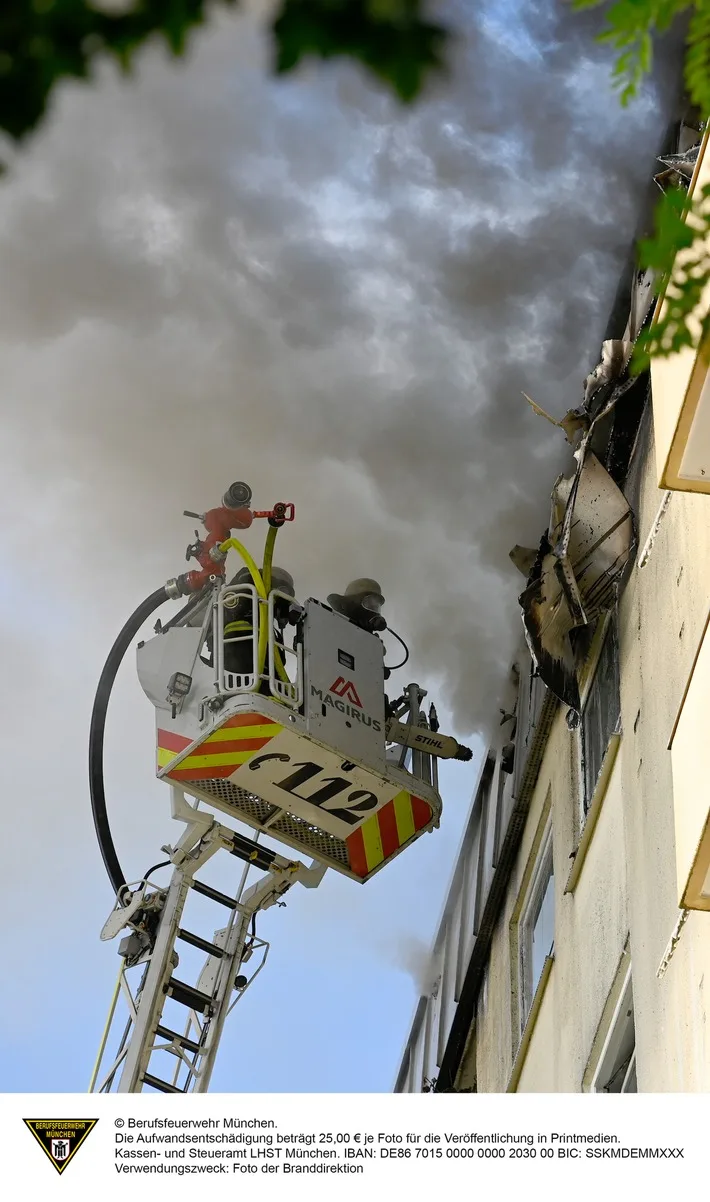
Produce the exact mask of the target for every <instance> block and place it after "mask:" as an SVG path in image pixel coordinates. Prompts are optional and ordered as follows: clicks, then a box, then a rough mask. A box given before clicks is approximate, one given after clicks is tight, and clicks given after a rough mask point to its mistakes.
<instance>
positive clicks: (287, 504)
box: [251, 501, 296, 522]
mask: <svg viewBox="0 0 710 1202" xmlns="http://www.w3.org/2000/svg"><path fill="white" fill-rule="evenodd" d="M251 514H252V517H254V518H276V520H277V521H279V522H292V521H293V520H294V518H295V516H296V506H295V505H294V503H293V501H277V502H276V504H275V505H274V508H273V509H252V511H251Z"/></svg>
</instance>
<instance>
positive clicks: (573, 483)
mask: <svg viewBox="0 0 710 1202" xmlns="http://www.w3.org/2000/svg"><path fill="white" fill-rule="evenodd" d="M706 141H707V135H705V137H704V138H703V140H702V141H701V135H700V134H699V133H698V131H697V130H692V129H690V130H689V129H687V128H685V127H682V128H681V131H680V134H679V141H678V143H677V147H676V149H677V150H678V153H679V155H680V161H681V165H680V167H678V166H677V161H676V162H674V163H673V164H672V168H669V170H671V169H673V170H677V171H679V172H681V173H682V172H683V171H685V172H686V177H687V178H690V185H689V190H690V193H691V195H697V194H698V192H699V189H700V188H702V187H703V185H704V184H706V183H708V182H710V152H708V153H707V154H706V153H705V144H706ZM684 155H685V160H684V159H683V156H684ZM629 295H630V301H629V312H628V320H627V324H626V328H625V329H624V330H623V332H621V331H619V330H617V331H616V332H613V334H612V337H611V338H610V339H608V340H607V341H605V343H604V347H603V349H602V358H601V362H600V365H599V367H598V368H597V370H596V372H594V373H592V374H591V376H590V377H589V378H588V381H587V387H586V390H585V403H584V405H583V406H582V407H581V408H580V409H579V410H575V411H571V412H570V413H569V414H567V415H566V418H565V419H563V421H562V423H561V425H562V428H563V429H564V431H565V433H566V434H567V437H568V440H569V441H570V442H571V443H572V446H573V447H574V448H575V452H576V455H575V461H576V464H577V466H576V468H575V469H574V470H573V472H572V475H571V476H570V477H569V478H568V479H567V480H566V481H565V480H562V481H558V482H557V483H556V485H555V488H554V490H553V504H552V514H551V520H550V527H549V529H548V531H547V532H546V535H545V537H544V538H543V540H542V543H541V546H540V548H538V550H537V551H529V552H528V551H526V550H525V549H524V548H516V549H515V552H514V553H511V554H512V557H513V559H514V562H516V564H517V566H519V567H520V568H521V571H523V573H524V575H525V577H526V584H525V591H524V592H523V593H522V594H521V598H520V602H521V610H522V617H523V622H524V626H525V632H526V639H525V641H522V640H521V646H520V651H519V654H518V656H517V658H516V662H515V664H514V665H513V667H512V669H511V674H510V680H509V683H508V692H509V696H508V698H507V699H506V702H505V705H504V710H503V712H502V716H501V725H500V726H499V727H498V730H499V737H498V740H497V743H495V744H494V745H492V746H491V748H490V750H489V753H488V757H487V760H486V762H485V764H484V766H483V768H482V772H481V777H480V781H479V784H478V788H477V791H476V794H475V797H474V799H473V804H472V808H471V812H470V816H469V821H468V826H467V829H466V832H465V835H464V838H463V841H462V845H461V850H460V854H459V857H458V861H457V863H456V866H455V870H454V874H453V879H452V883H451V887H450V890H449V894H448V897H447V901H446V905H445V908H444V913H443V916H442V920H441V923H440V927H439V931H438V934H437V938H436V941H435V945H434V948H433V950H432V957H431V965H430V973H429V981H428V985H427V990H426V992H425V995H424V996H422V997H421V998H420V999H419V1003H418V1006H417V1009H416V1013H415V1016H414V1021H413V1024H412V1028H411V1031H410V1034H409V1038H408V1040H407V1043H406V1047H405V1050H404V1054H403V1057H402V1062H401V1066H400V1070H399V1074H398V1078H397V1082H396V1085H395V1090H396V1091H397V1092H420V1091H430V1090H431V1091H434V1092H451V1091H453V1092H471V1091H476V1092H579V1091H582V1092H613V1093H622V1092H661V1091H664V1092H665V1091H670V1092H693V1091H704V1090H708V1089H710V763H708V762H706V756H710V633H708V625H709V620H710V496H709V495H708V493H710V377H709V376H708V371H709V366H708V362H707V360H706V359H705V357H704V356H703V355H701V354H698V353H697V352H696V351H692V350H690V349H687V350H685V351H683V352H682V353H681V354H678V355H676V356H674V357H673V358H672V359H669V360H662V361H658V362H657V363H656V362H654V364H653V366H652V370H651V372H650V374H647V375H643V376H636V377H632V376H631V375H630V374H629V360H630V354H631V349H632V347H633V343H634V341H635V338H636V337H637V335H638V331H639V330H640V329H641V328H642V327H643V325H644V323H645V322H646V321H647V320H650V319H652V316H653V314H654V313H657V312H658V311H659V310H660V311H662V306H663V304H664V303H665V302H664V298H663V296H660V297H657V296H656V295H655V288H654V282H653V280H651V279H650V278H649V277H648V276H642V275H640V274H636V275H634V277H633V280H632V285H631V289H630V293H629ZM706 459H707V463H706V462H705V460H706ZM580 531H581V534H580ZM575 540H576V541H575ZM580 619H583V620H580Z"/></svg>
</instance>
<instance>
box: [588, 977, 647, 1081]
mask: <svg viewBox="0 0 710 1202" xmlns="http://www.w3.org/2000/svg"><path fill="white" fill-rule="evenodd" d="M591 1089H592V1093H637V1092H638V1087H637V1084H636V1030H635V1027H634V992H633V984H632V981H631V971H630V970H629V973H628V975H627V978H626V981H625V983H624V988H623V989H622V991H621V997H620V999H619V1002H618V1004H617V1007H616V1009H615V1011H614V1015H613V1018H612V1021H611V1025H610V1027H609V1033H608V1035H607V1037H606V1040H605V1042H604V1046H603V1048H602V1052H601V1055H600V1057H599V1066H598V1068H597V1071H596V1073H595V1074H594V1078H593V1080H592V1087H591Z"/></svg>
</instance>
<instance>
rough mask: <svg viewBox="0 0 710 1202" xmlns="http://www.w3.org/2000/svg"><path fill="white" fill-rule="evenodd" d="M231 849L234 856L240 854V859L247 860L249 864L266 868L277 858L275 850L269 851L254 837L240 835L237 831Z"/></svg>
mask: <svg viewBox="0 0 710 1202" xmlns="http://www.w3.org/2000/svg"><path fill="white" fill-rule="evenodd" d="M229 850H230V852H231V853H232V855H233V856H239V859H240V860H246V861H247V863H248V864H253V865H254V866H255V867H256V868H263V869H265V870H266V869H268V868H270V867H271V865H272V864H273V862H274V860H275V859H276V852H275V851H269V848H268V847H262V846H261V845H260V844H259V843H255V842H254V840H253V839H247V838H246V837H245V836H244V835H238V834H236V832H235V834H234V838H233V839H232V846H231V847H230V849H229Z"/></svg>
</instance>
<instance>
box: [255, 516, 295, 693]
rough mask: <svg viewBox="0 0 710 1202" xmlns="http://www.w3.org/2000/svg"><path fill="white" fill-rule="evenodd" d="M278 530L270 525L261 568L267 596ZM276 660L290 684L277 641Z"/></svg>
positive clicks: (280, 674) (282, 674)
mask: <svg viewBox="0 0 710 1202" xmlns="http://www.w3.org/2000/svg"><path fill="white" fill-rule="evenodd" d="M278 532H279V528H278V526H269V533H268V534H267V536H266V546H265V547H264V564H263V567H262V569H261V575H262V579H263V581H264V588H265V589H266V595H267V597H268V595H269V593H270V592H271V567H272V564H273V561H274V543H275V542H276V535H277V534H278ZM274 662H275V665H276V671H277V673H278V675H279V676H280V677H281V680H283V681H284V682H285V683H286V684H290V683H291V681H290V680H289V676H288V672H287V671H286V669H285V667H284V663H283V660H282V658H281V652H280V651H279V649H278V647H277V646H276V644H275V643H274Z"/></svg>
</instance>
